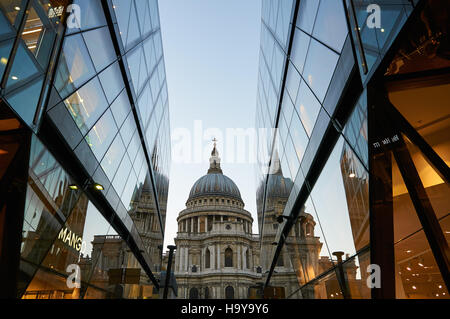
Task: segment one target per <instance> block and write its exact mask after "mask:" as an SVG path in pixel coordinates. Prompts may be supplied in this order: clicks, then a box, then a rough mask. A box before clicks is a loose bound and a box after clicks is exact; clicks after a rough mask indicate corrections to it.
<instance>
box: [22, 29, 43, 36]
mask: <svg viewBox="0 0 450 319" xmlns="http://www.w3.org/2000/svg"><path fill="white" fill-rule="evenodd" d="M41 31H42V28H39V29H36V30H30V31H24V32H22V35H25V34H31V33H36V32H41Z"/></svg>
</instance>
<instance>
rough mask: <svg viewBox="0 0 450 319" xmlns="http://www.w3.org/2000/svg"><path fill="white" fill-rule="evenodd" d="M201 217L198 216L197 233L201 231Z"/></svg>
mask: <svg viewBox="0 0 450 319" xmlns="http://www.w3.org/2000/svg"><path fill="white" fill-rule="evenodd" d="M200 219H201V217H200V216H199V217H198V218H197V233H200Z"/></svg>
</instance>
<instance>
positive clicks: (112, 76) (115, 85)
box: [98, 62, 124, 124]
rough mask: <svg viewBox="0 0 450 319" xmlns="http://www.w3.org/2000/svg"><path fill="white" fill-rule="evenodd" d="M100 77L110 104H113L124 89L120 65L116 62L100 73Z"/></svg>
mask: <svg viewBox="0 0 450 319" xmlns="http://www.w3.org/2000/svg"><path fill="white" fill-rule="evenodd" d="M98 77H99V79H100V82H101V83H102V87H103V90H104V91H105V95H106V98H107V99H108V103H112V102H113V101H114V100H115V98H116V97H117V95H118V94H119V93H120V91H122V89H123V87H124V84H123V79H122V73H121V72H120V68H119V64H118V63H117V62H116V63H114V64H112V65H110V66H109V67H108V68H107V69H106V70H105V71H103V72H102V73H100V74H99V76H98ZM120 124H122V123H120Z"/></svg>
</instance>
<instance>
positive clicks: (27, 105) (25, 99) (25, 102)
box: [6, 77, 44, 125]
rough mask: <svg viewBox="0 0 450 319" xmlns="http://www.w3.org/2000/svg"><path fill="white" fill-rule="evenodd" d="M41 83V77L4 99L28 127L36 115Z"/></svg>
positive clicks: (42, 80)
mask: <svg viewBox="0 0 450 319" xmlns="http://www.w3.org/2000/svg"><path fill="white" fill-rule="evenodd" d="M43 82H44V79H43V77H39V78H38V79H37V80H34V81H33V82H30V83H28V84H26V85H25V86H24V87H22V88H21V89H20V90H18V91H15V93H14V94H11V95H8V96H7V98H6V99H7V100H8V102H9V104H10V105H11V106H12V108H13V109H14V110H15V111H16V112H17V114H19V115H20V117H22V119H23V120H24V121H25V122H26V123H28V124H29V125H31V123H32V122H33V119H34V115H35V113H36V107H37V104H38V102H39V98H40V96H41V91H42V84H43Z"/></svg>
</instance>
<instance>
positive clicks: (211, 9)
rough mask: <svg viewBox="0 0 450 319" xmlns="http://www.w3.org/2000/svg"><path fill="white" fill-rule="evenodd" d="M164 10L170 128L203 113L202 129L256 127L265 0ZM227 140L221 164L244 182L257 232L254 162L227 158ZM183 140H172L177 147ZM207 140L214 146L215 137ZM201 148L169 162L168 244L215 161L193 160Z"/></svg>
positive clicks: (173, 5) (185, 1) (207, 1)
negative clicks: (184, 159) (192, 193)
mask: <svg viewBox="0 0 450 319" xmlns="http://www.w3.org/2000/svg"><path fill="white" fill-rule="evenodd" d="M159 11H160V20H161V30H162V40H163V46H164V55H165V65H166V72H167V85H168V90H169V107H170V121H171V129H172V132H173V131H174V130H175V129H177V128H186V129H188V130H189V131H190V132H191V134H194V133H193V131H194V121H197V120H201V121H202V126H203V129H204V130H206V129H207V128H218V129H221V130H222V131H223V134H224V136H225V130H226V128H243V129H247V128H250V127H254V125H255V109H256V87H257V76H258V62H259V44H260V27H261V1H260V0H244V1H243V0H227V1H221V0H220V1H219V0H162V1H159ZM199 142H200V141H199ZM222 142H223V141H220V140H219V142H218V149H219V153H220V156H221V158H222V169H223V171H224V174H225V175H227V176H228V177H230V178H231V179H233V180H234V182H235V183H236V184H237V186H238V187H239V189H240V191H241V195H242V198H243V200H244V202H245V205H246V207H245V208H246V209H247V210H248V211H250V212H251V213H252V215H253V218H254V224H253V231H254V232H255V233H256V232H257V218H256V201H255V195H256V194H255V192H256V185H255V168H254V164H252V163H248V161H247V163H246V164H230V163H227V162H226V156H227V155H226V154H224V147H223V144H222ZM177 143H179V140H178V141H172V147H174V146H176V144H177ZM201 143H203V147H204V148H207V149H208V151H209V152H211V149H212V142H210V141H208V140H206V139H205V140H202V141H201ZM192 153H194V149H193V148H192ZM195 155H196V154H193V158H192V160H191V162H190V163H180V162H179V161H178V162H173V163H172V166H171V175H170V188H169V198H168V207H167V218H166V239H165V244H164V245H165V246H167V245H168V244H171V243H173V238H174V237H175V236H176V232H177V222H176V218H177V216H178V214H179V212H180V211H181V210H183V209H184V208H185V202H186V200H187V197H188V195H189V192H190V189H191V187H192V185H193V184H194V182H195V181H196V180H197V179H198V178H200V177H201V176H203V175H204V174H206V171H207V169H208V167H209V163H208V158H207V157H205V156H204V158H203V162H202V163H195V162H194V159H195V158H194V156H195Z"/></svg>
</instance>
